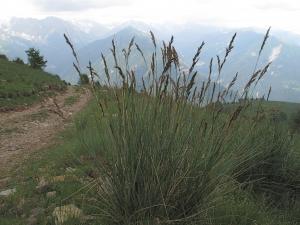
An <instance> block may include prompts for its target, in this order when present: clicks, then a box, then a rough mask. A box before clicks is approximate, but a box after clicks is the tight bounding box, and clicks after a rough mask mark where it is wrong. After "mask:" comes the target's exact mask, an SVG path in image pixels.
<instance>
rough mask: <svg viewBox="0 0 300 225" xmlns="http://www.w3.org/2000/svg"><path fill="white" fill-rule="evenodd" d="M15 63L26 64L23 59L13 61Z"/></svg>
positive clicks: (18, 58)
mask: <svg viewBox="0 0 300 225" xmlns="http://www.w3.org/2000/svg"><path fill="white" fill-rule="evenodd" d="M13 62H14V63H18V64H24V61H23V59H21V58H20V57H17V58H15V59H14V60H13Z"/></svg>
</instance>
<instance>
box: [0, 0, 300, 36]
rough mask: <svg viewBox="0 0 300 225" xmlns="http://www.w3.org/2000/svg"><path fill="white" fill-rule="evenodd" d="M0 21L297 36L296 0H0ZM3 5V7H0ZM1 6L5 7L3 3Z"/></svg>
mask: <svg viewBox="0 0 300 225" xmlns="http://www.w3.org/2000/svg"><path fill="white" fill-rule="evenodd" d="M0 1H1V8H0V20H2V21H3V20H8V19H9V18H11V17H14V16H15V17H34V18H43V17H46V16H58V17H61V18H65V19H72V20H81V19H84V20H93V21H97V22H99V23H102V24H118V23H123V22H126V21H128V20H139V21H143V22H147V23H161V24H165V23H179V24H183V23H187V22H193V23H201V24H208V25H217V26H227V27H258V28H264V29H265V28H267V27H268V26H272V27H273V28H274V29H283V30H288V31H293V32H295V33H298V34H300V23H299V21H300V0H8V1H6V0H5V1H4V0H0ZM2 1H3V3H2ZM4 2H5V3H4Z"/></svg>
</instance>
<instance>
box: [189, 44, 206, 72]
mask: <svg viewBox="0 0 300 225" xmlns="http://www.w3.org/2000/svg"><path fill="white" fill-rule="evenodd" d="M204 45H205V43H204V42H202V44H201V45H200V47H198V49H197V52H196V54H195V55H194V57H193V62H192V65H191V67H190V69H189V74H190V73H191V72H192V71H193V70H194V67H195V66H196V64H197V62H198V61H199V56H200V54H201V50H202V48H203V46H204Z"/></svg>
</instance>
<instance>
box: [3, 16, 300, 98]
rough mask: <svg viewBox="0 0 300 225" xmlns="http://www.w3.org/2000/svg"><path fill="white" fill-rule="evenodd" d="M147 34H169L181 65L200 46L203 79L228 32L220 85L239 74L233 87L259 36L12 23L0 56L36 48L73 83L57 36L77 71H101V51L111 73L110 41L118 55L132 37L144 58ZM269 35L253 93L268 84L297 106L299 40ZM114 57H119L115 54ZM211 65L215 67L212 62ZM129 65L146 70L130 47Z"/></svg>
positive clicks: (183, 28)
mask: <svg viewBox="0 0 300 225" xmlns="http://www.w3.org/2000/svg"><path fill="white" fill-rule="evenodd" d="M129 25H130V26H129ZM150 29H151V30H152V31H154V33H155V34H156V36H157V39H158V40H169V38H170V36H171V35H172V34H173V35H174V37H175V42H174V43H175V46H176V47H177V50H178V52H179V54H180V58H181V60H182V63H183V64H184V65H187V66H188V65H189V64H190V63H191V60H192V57H193V55H194V53H195V51H196V48H197V47H198V46H199V45H200V44H201V42H202V41H205V43H206V44H205V47H204V48H203V52H202V55H201V56H202V58H201V60H200V62H199V63H198V64H197V67H196V68H197V70H199V72H200V73H201V74H202V75H203V76H205V75H206V74H207V72H208V64H209V60H210V58H211V57H215V56H216V55H217V54H218V55H220V56H223V54H224V51H225V47H226V46H227V44H228V42H229V41H230V39H231V37H232V35H233V34H234V32H237V33H238V35H237V38H236V42H235V44H234V46H235V48H234V50H233V51H232V53H231V55H230V56H229V58H228V62H227V64H226V65H225V67H224V71H223V74H222V77H221V78H222V84H223V85H224V86H226V84H227V83H228V82H229V81H230V80H231V79H232V77H233V76H234V75H235V73H236V72H239V73H240V76H239V78H238V82H237V84H238V86H240V87H242V86H243V85H244V84H245V82H247V80H248V79H249V76H250V74H251V73H252V72H253V70H254V65H255V63H256V59H257V54H258V51H259V48H260V45H261V42H262V40H263V36H264V34H263V33H262V32H261V31H255V30H253V29H237V30H232V29H224V28H219V27H211V26H203V25H196V24H189V25H172V24H169V25H155V26H153V25H148V24H145V23H141V22H137V21H130V22H128V23H124V24H122V25H120V26H116V27H114V28H112V29H110V28H106V27H104V26H102V25H99V24H97V23H93V22H86V21H83V22H76V23H74V22H67V21H64V20H61V19H58V18H54V17H50V18H46V19H43V20H37V19H12V20H11V21H10V22H9V23H8V24H5V25H1V26H0V53H5V54H7V55H8V56H9V57H11V58H13V57H17V56H19V57H20V56H21V57H23V58H25V53H24V51H25V50H26V49H27V48H29V47H36V48H39V49H40V50H41V53H42V54H43V55H45V57H46V59H47V60H48V67H47V68H46V69H47V70H48V71H50V72H53V73H57V74H59V75H60V76H61V77H62V78H63V79H66V80H68V81H71V82H73V83H75V82H77V80H78V76H77V74H76V72H75V70H74V69H73V68H72V62H73V58H72V54H71V51H70V49H69V47H68V46H67V45H66V43H65V40H64V38H63V33H67V34H68V36H69V37H70V39H71V40H72V43H73V44H74V46H75V48H76V50H77V53H78V55H79V59H80V64H81V68H82V70H83V71H85V70H86V66H87V65H88V62H89V61H91V62H92V63H93V65H94V66H95V67H96V68H97V69H98V70H99V71H100V72H103V71H102V70H103V67H102V63H101V52H103V54H104V55H105V56H106V57H107V61H108V63H109V65H110V66H111V68H112V70H114V69H113V63H112V62H113V59H112V56H111V53H110V48H111V40H112V39H113V38H114V39H115V40H116V44H117V48H118V49H119V50H120V51H119V52H120V54H122V53H121V50H122V49H123V48H125V49H126V48H127V47H128V43H129V41H130V39H131V38H132V37H133V36H134V37H135V42H136V43H138V44H139V46H140V47H141V48H142V49H143V51H144V54H145V56H146V57H150V54H151V53H152V51H153V46H152V43H151V40H150V36H149V33H148V31H149V30H150ZM271 34H272V35H271V37H270V38H269V40H268V42H267V44H266V47H265V50H264V52H263V54H262V56H261V59H260V63H259V65H264V64H266V63H268V62H269V61H270V60H271V59H272V61H273V63H272V66H271V67H270V71H269V73H268V74H267V75H266V76H265V79H264V80H263V82H261V83H260V85H259V86H258V88H260V91H261V92H262V91H264V92H265V91H267V89H268V88H269V85H272V88H273V93H272V95H271V96H272V99H275V100H284V101H295V102H300V75H299V71H300V65H299V59H300V45H299V44H300V38H299V36H298V35H295V34H291V33H288V32H280V31H275V32H274V33H273V32H271ZM160 43H161V42H160ZM119 58H122V57H121V55H119ZM214 65H215V67H214V68H216V60H215V64H214ZM130 66H131V67H135V68H136V69H137V70H139V74H143V73H145V72H146V70H147V68H146V67H145V64H144V62H143V60H142V59H141V57H139V53H138V52H137V50H136V49H135V47H133V51H132V58H131V61H130ZM111 72H112V71H111ZM114 72H115V71H113V73H114Z"/></svg>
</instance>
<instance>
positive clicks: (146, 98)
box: [65, 30, 299, 225]
mask: <svg viewBox="0 0 300 225" xmlns="http://www.w3.org/2000/svg"><path fill="white" fill-rule="evenodd" d="M268 36H269V30H268V32H267V34H266V36H265V38H264V40H263V42H262V45H261V48H260V49H259V54H258V59H257V62H258V61H259V58H260V55H261V53H262V51H263V48H264V46H265V45H266V42H267V39H268ZM65 38H66V41H67V43H68V44H69V45H70V47H71V48H72V52H73V55H74V57H75V59H76V63H74V66H75V68H76V70H77V71H78V72H79V74H82V73H81V72H80V69H79V68H80V67H79V65H78V60H77V55H76V52H75V51H74V47H73V45H72V44H71V43H70V41H69V39H68V38H67V37H66V36H65ZM235 38H236V34H235V35H234V36H233V37H232V39H231V41H230V42H229V45H228V46H227V48H226V50H225V53H224V56H217V57H216V67H217V69H216V70H215V69H214V65H215V60H214V58H212V59H211V63H210V65H209V74H208V76H207V79H206V80H205V81H201V82H199V79H198V76H199V75H198V72H197V71H195V70H194V68H195V65H196V64H197V62H198V61H199V59H200V56H201V53H202V49H203V47H204V45H205V44H204V43H202V44H201V45H200V47H199V48H198V49H197V50H196V53H195V56H194V58H193V60H192V62H191V65H190V67H188V68H186V67H183V66H182V65H181V64H180V58H179V54H178V53H177V51H176V48H175V47H174V46H173V41H174V38H173V37H172V38H171V40H170V41H169V42H168V43H165V42H163V44H162V45H160V44H159V43H158V41H157V40H156V38H155V36H154V35H153V33H152V32H151V40H152V42H153V54H152V56H151V57H150V58H146V57H145V54H143V51H142V49H141V47H142V46H141V47H140V46H139V45H138V43H135V41H134V38H132V40H131V41H130V43H129V45H128V48H127V49H123V50H122V53H123V56H124V59H123V60H124V62H125V63H124V64H121V63H120V60H119V58H118V56H119V54H118V48H117V44H116V43H115V42H114V41H112V48H111V54H112V55H113V59H114V64H115V65H114V69H115V71H116V72H114V73H115V74H111V73H110V71H111V69H110V68H108V66H107V62H106V57H105V56H104V55H102V62H103V66H104V73H103V74H98V73H97V72H96V71H95V70H94V69H93V67H92V65H91V64H89V66H88V69H89V71H90V79H91V87H92V90H93V91H94V95H95V98H96V102H97V103H96V104H97V105H98V109H97V110H96V109H95V111H94V113H95V118H96V123H94V124H93V125H92V126H93V129H90V127H89V126H90V125H89V124H87V123H86V120H79V121H78V122H77V127H78V130H79V137H80V140H81V143H82V144H83V147H84V149H85V150H86V151H87V152H89V154H90V157H91V158H92V159H93V160H92V161H93V162H94V165H95V167H96V168H97V169H98V171H99V174H101V175H99V176H96V177H95V179H94V181H93V182H92V183H91V185H90V186H89V188H90V189H92V190H93V193H95V195H94V198H93V200H91V202H89V204H92V205H93V206H94V208H95V210H96V213H95V214H96V216H97V218H99V221H100V222H101V223H102V224H107V225H117V224H122V225H133V224H139V225H142V224H143V225H144V224H149V225H150V224H151V225H153V224H256V222H255V220H256V219H257V220H259V221H260V222H263V223H264V224H270V222H271V221H272V222H271V223H272V224H280V223H281V222H280V220H276V221H274V220H271V217H266V216H264V210H266V211H267V210H268V206H270V205H273V206H274V207H275V206H276V207H277V208H278V209H279V208H280V207H293V204H294V202H295V201H296V200H295V198H296V197H295V196H296V193H297V192H298V191H299V189H297V187H299V186H297V185H299V180H297V178H295V176H293V174H294V173H295V167H293V166H291V165H290V164H289V160H290V156H291V154H292V151H291V149H292V148H291V147H290V145H291V143H292V142H291V139H290V136H289V135H288V133H287V129H286V127H285V126H283V125H281V124H279V123H276V121H272V120H270V119H268V118H267V117H266V116H265V114H264V112H263V111H261V107H260V105H261V104H262V103H263V100H255V101H253V100H250V98H251V97H252V93H254V90H255V88H256V84H257V82H259V81H260V80H261V79H262V78H263V77H264V76H265V75H266V74H267V71H268V68H269V66H270V63H268V64H266V65H265V66H264V67H262V68H257V64H258V63H256V65H254V72H253V74H250V78H249V80H248V82H247V83H245V85H244V87H243V89H242V90H241V91H237V90H235V89H234V87H235V82H236V80H237V79H238V74H236V75H235V76H234V77H233V79H232V81H231V83H230V84H228V86H227V87H222V86H221V84H220V79H221V76H222V70H223V68H224V66H225V64H226V62H227V60H228V59H229V57H230V53H231V51H232V50H233V49H234V40H235ZM133 51H137V52H138V53H139V54H140V57H142V58H143V61H144V62H145V64H146V66H147V68H148V70H147V72H146V74H144V75H140V74H137V73H136V71H135V70H134V68H131V67H130V64H129V59H130V55H131V54H132V52H133ZM115 76H119V79H113V77H115ZM270 91H271V89H270V90H269V92H268V90H267V91H266V96H265V97H264V98H266V99H268V97H269V95H270ZM103 93H105V94H103ZM253 102H255V105H256V106H257V102H258V105H259V106H258V109H257V110H254V112H252V113H249V110H250V111H251V110H252V109H253ZM98 125H99V126H98ZM100 134H101V135H100ZM245 193H247V194H245ZM239 196H242V197H239ZM253 196H256V197H257V196H260V198H262V199H264V203H263V206H262V208H263V210H262V212H259V211H258V208H257V204H255V203H254V202H255V201H256V200H251V199H252V198H255V197H253ZM260 213H261V214H260ZM266 214H267V213H266ZM258 215H260V216H259V217H258ZM291 224H292V223H291Z"/></svg>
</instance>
